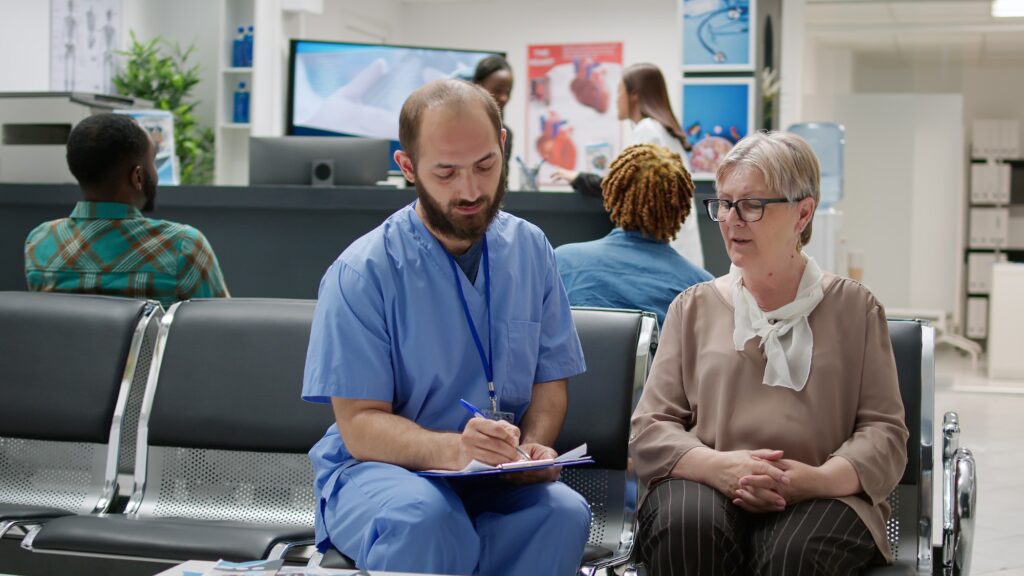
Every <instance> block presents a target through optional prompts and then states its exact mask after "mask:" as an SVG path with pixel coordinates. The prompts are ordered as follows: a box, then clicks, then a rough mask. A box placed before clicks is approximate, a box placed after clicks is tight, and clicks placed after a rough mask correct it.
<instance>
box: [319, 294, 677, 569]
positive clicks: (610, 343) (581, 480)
mask: <svg viewBox="0 0 1024 576" xmlns="http://www.w3.org/2000/svg"><path fill="white" fill-rule="evenodd" d="M572 317H573V322H575V324H576V331H577V333H578V334H579V337H580V343H581V344H582V346H583V355H584V357H585V358H586V362H587V371H586V373H584V374H581V375H579V376H576V377H574V378H570V379H569V408H568V411H567V413H566V417H565V423H564V424H563V426H562V432H561V434H560V435H559V437H558V441H557V442H556V443H555V449H556V450H557V451H558V452H559V453H562V452H565V451H567V450H571V449H573V448H575V447H576V446H579V445H580V444H583V443H584V442H585V443H586V444H587V449H588V451H589V453H590V455H591V456H593V458H594V461H595V463H594V464H593V465H591V466H579V467H572V468H566V469H564V470H562V481H563V482H565V483H566V484H567V485H569V486H570V487H572V488H573V489H574V490H576V491H577V492H579V493H580V494H582V495H583V496H584V497H585V498H586V499H587V502H588V503H589V504H590V510H591V522H590V537H589V540H588V541H587V546H586V550H585V552H584V555H583V567H582V570H583V571H584V572H585V573H593V572H595V571H597V570H600V569H603V568H606V567H609V566H614V565H617V564H621V563H623V562H625V561H626V560H627V559H628V558H629V556H630V554H631V552H632V549H633V526H634V521H635V518H636V502H637V494H636V491H637V482H636V477H635V474H634V473H633V471H632V470H630V469H629V466H628V461H629V455H628V452H629V421H630V416H631V414H632V411H633V409H632V408H633V406H632V404H633V398H634V397H636V396H638V393H637V392H638V391H639V389H640V388H642V387H643V384H644V381H646V380H647V371H648V369H649V368H650V365H651V360H652V356H653V354H654V349H655V348H656V346H657V342H658V321H657V318H656V317H655V316H654V315H653V314H650V313H647V312H639V311H632V310H610V309H601V308H573V310H572ZM310 565H311V566H321V567H324V568H354V567H355V564H354V563H353V562H352V560H351V559H350V558H348V557H346V556H344V555H343V554H341V553H340V552H338V550H336V549H333V548H332V549H330V550H328V551H327V552H326V553H324V554H322V555H321V554H319V553H316V554H314V555H313V557H312V558H311V559H310Z"/></svg>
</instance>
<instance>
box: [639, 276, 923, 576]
mask: <svg viewBox="0 0 1024 576" xmlns="http://www.w3.org/2000/svg"><path fill="white" fill-rule="evenodd" d="M822 283H823V288H824V298H823V299H822V301H821V303H819V304H818V306H817V307H816V308H815V309H814V311H813V312H811V314H810V316H809V317H808V321H809V322H810V325H811V330H812V332H813V333H814V354H813V357H812V360H811V373H810V377H809V378H808V380H807V386H806V387H805V388H804V389H803V390H802V391H800V392H796V391H793V390H791V389H789V388H784V387H777V386H766V385H765V384H762V379H763V376H764V369H765V358H764V356H763V354H762V352H761V349H760V348H759V347H758V346H759V344H760V339H759V338H753V339H751V340H749V341H748V342H747V344H746V347H745V348H744V349H743V350H742V351H737V350H736V349H735V348H734V346H733V340H732V333H733V308H732V306H731V305H730V304H729V303H728V302H727V301H726V299H725V298H724V297H723V296H722V294H721V293H720V292H719V291H718V290H717V289H716V288H715V287H714V284H715V283H714V282H705V283H703V284H697V285H695V286H692V287H690V289H688V290H687V291H686V292H683V293H682V294H680V295H679V296H678V297H677V298H676V299H675V300H674V301H673V302H672V305H671V306H670V307H669V309H668V315H667V316H666V318H665V324H664V326H663V328H662V330H663V331H662V336H661V342H660V344H659V346H658V352H657V354H656V355H655V357H654V364H653V366H652V367H651V373H650V376H649V377H648V378H647V384H646V385H645V387H644V391H643V396H642V397H641V398H640V403H639V405H638V406H637V408H636V411H635V412H634V413H633V435H632V437H631V440H630V447H631V449H632V456H633V463H634V466H635V467H636V471H637V474H638V475H639V476H640V479H641V481H642V482H644V483H645V484H646V485H647V486H648V487H650V486H653V485H654V484H657V483H658V482H660V481H662V480H666V479H668V478H669V477H670V474H671V471H672V469H673V468H675V466H676V464H677V463H678V462H679V459H680V458H682V457H683V455H684V454H686V452H687V451H689V450H690V449H691V448H696V447H698V446H707V447H709V448H713V449H715V450H720V451H729V450H754V449H759V448H769V449H773V450H783V451H784V452H785V455H784V458H789V459H793V460H798V461H800V462H803V463H805V464H809V465H812V466H820V465H821V464H822V463H824V462H825V461H826V460H828V459H829V458H831V457H833V456H841V457H843V458H846V459H847V460H849V461H850V463H851V464H853V467H854V469H855V470H856V471H857V475H858V477H859V478H860V483H861V486H862V487H863V489H864V491H863V492H862V493H860V494H858V495H855V496H848V497H845V498H840V500H841V501H843V502H845V503H846V504H847V505H849V506H850V507H851V508H853V510H854V511H856V513H857V515H858V516H859V517H860V519H861V520H862V521H863V522H864V523H865V524H866V525H867V527H868V529H869V530H870V531H871V535H872V536H873V537H874V539H875V543H876V544H877V546H878V549H879V550H880V551H881V552H882V553H883V555H884V556H885V558H886V559H887V560H889V561H891V560H892V553H891V552H890V550H889V544H888V542H887V540H886V535H885V522H886V520H887V519H888V517H889V512H890V510H889V505H888V503H887V502H886V500H885V499H886V497H887V496H888V495H889V493H890V492H891V491H892V489H893V488H894V487H895V486H896V484H897V483H898V482H899V480H900V477H902V475H903V469H904V467H905V466H906V462H907V436H908V435H909V433H908V431H907V427H906V425H905V424H904V422H903V417H904V413H903V402H902V400H901V399H900V390H899V381H898V380H897V376H896V361H895V359H894V358H893V353H892V345H891V343H890V341H889V331H888V325H887V324H886V319H885V311H884V310H883V309H882V305H881V304H879V302H878V301H877V300H875V298H874V296H872V295H871V293H870V292H868V290H867V289H866V288H864V286H862V285H861V284H859V283H857V282H854V281H852V280H848V279H846V278H839V277H837V276H835V275H833V274H828V273H826V274H825V277H824V278H823V280H822Z"/></svg>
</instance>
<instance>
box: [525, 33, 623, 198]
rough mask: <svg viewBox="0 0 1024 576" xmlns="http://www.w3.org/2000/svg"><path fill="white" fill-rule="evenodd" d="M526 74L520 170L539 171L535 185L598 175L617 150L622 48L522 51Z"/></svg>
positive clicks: (582, 46) (602, 45) (567, 46)
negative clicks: (565, 175) (572, 174)
mask: <svg viewBox="0 0 1024 576" xmlns="http://www.w3.org/2000/svg"><path fill="white" fill-rule="evenodd" d="M527 74H528V82H529V100H528V102H527V105H526V130H525V131H524V134H525V135H526V140H525V145H526V164H527V165H528V166H529V167H531V168H533V167H536V166H538V165H540V171H539V173H538V175H537V181H538V183H539V184H553V183H555V180H554V179H553V175H554V174H555V172H557V171H565V170H573V171H584V172H601V171H602V170H601V169H600V168H601V167H602V166H604V165H606V164H607V163H609V162H610V158H611V157H613V156H614V155H615V154H617V153H618V151H619V150H621V149H622V127H621V123H620V122H619V119H618V118H619V116H618V104H617V100H618V86H619V81H620V80H621V79H622V43H621V42H607V43H600V44H546V45H535V46H528V47H527ZM560 184H565V183H564V182H560Z"/></svg>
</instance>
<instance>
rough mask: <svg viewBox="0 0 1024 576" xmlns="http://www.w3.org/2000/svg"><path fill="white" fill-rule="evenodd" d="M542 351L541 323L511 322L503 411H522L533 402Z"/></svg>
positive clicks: (503, 389) (502, 395) (503, 390)
mask: <svg viewBox="0 0 1024 576" xmlns="http://www.w3.org/2000/svg"><path fill="white" fill-rule="evenodd" d="M539 351H540V322H530V321H526V320H511V321H510V322H509V323H508V366H507V372H506V374H505V385H504V387H503V388H502V391H501V400H502V406H501V409H502V410H514V411H516V412H519V411H520V410H521V409H522V408H523V407H525V406H526V404H527V403H528V402H529V401H530V394H531V392H532V391H533V377H534V375H535V374H536V373H537V355H538V353H539Z"/></svg>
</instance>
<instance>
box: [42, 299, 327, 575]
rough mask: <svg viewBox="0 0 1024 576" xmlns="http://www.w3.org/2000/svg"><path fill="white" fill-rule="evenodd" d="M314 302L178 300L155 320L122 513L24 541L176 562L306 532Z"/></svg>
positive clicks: (309, 531) (290, 541)
mask: <svg viewBox="0 0 1024 576" xmlns="http://www.w3.org/2000/svg"><path fill="white" fill-rule="evenodd" d="M314 306H315V302H313V301H301V300H259V299H220V300H197V301H190V302H183V303H179V304H176V305H174V306H173V307H172V308H171V309H170V310H169V311H168V313H167V315H166V316H165V317H164V319H163V321H162V322H161V326H160V333H159V337H158V341H157V352H156V356H155V358H154V362H153V368H152V373H151V377H150V379H149V384H148V386H147V390H146V397H145V400H144V403H143V408H142V417H141V421H140V429H139V443H140V446H141V448H140V450H139V453H138V460H137V462H136V471H135V486H134V489H133V492H132V497H131V500H130V501H129V503H128V507H127V509H126V513H125V515H108V516H105V517H95V516H94V517H74V518H59V519H58V520H59V521H60V522H56V521H54V522H51V523H49V524H48V525H46V526H43V527H41V528H34V529H33V530H31V531H30V532H29V534H28V536H27V537H26V538H25V540H24V541H23V542H22V546H23V547H24V548H27V549H30V550H32V551H34V552H48V553H63V554H83V555H91V556H111V557H117V558H131V559H144V560H157V561H161V560H162V561H168V562H178V561H182V560H188V559H200V560H217V559H220V558H225V559H231V560H248V559H253V558H268V557H272V558H279V557H284V556H285V554H286V553H288V551H289V550H290V549H292V548H293V547H296V546H303V545H310V544H312V542H313V514H314V510H315V507H316V497H315V495H314V494H313V473H312V469H311V467H310V464H309V461H308V459H307V456H306V453H307V451H308V450H309V448H310V447H311V446H312V445H313V444H314V443H316V441H317V440H319V439H320V437H321V436H322V435H323V431H324V429H326V428H327V426H328V425H330V424H331V422H333V415H332V414H331V411H330V410H325V409H323V407H318V406H313V405H311V404H308V403H305V402H303V401H302V400H301V399H300V398H299V394H298V391H299V390H300V389H301V388H302V373H303V366H304V364H305V358H306V346H307V343H308V341H309V330H310V325H311V322H312V317H313V309H314Z"/></svg>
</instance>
